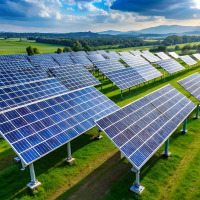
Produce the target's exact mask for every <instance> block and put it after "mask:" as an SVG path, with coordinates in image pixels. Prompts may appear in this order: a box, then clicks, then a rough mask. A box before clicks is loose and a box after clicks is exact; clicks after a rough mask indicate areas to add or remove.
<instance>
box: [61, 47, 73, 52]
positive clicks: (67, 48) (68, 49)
mask: <svg viewBox="0 0 200 200" xmlns="http://www.w3.org/2000/svg"><path fill="white" fill-rule="evenodd" d="M63 52H72V49H71V48H70V47H64V49H63Z"/></svg>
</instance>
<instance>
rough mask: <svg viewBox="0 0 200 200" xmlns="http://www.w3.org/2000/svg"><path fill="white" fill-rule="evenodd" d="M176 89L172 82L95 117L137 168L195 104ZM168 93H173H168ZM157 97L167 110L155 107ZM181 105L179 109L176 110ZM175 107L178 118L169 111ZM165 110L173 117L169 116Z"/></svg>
mask: <svg viewBox="0 0 200 200" xmlns="http://www.w3.org/2000/svg"><path fill="white" fill-rule="evenodd" d="M175 90H176V89H175V88H173V87H172V86H171V85H167V86H165V87H164V88H161V89H159V90H157V91H155V92H153V93H151V94H149V95H147V96H145V97H143V98H141V99H139V100H137V101H135V102H133V103H131V104H129V105H127V106H125V107H123V108H121V109H119V110H117V111H115V112H113V113H111V114H110V115H107V116H106V117H104V118H101V119H99V120H95V123H96V124H97V126H99V127H100V128H101V129H102V130H103V131H104V132H105V133H106V134H107V136H108V137H109V138H110V139H111V141H112V142H113V143H114V144H115V145H116V146H117V147H118V149H119V150H120V151H121V152H122V153H123V154H124V155H125V156H126V158H127V159H128V160H129V161H130V162H131V164H132V165H133V166H134V167H135V168H137V169H140V168H141V167H142V166H143V165H144V164H145V163H146V162H147V161H148V160H149V159H150V158H151V156H152V155H153V154H154V153H155V152H156V151H157V150H158V149H159V148H160V147H161V146H162V144H163V143H164V142H165V141H166V140H167V139H168V138H169V137H170V135H171V134H172V133H173V132H174V131H175V129H176V128H177V127H178V124H180V121H183V120H184V119H185V118H186V117H187V116H188V115H189V114H190V113H191V112H192V110H193V109H194V108H195V107H196V105H195V104H193V103H192V102H191V101H190V100H189V99H187V98H186V97H182V94H181V93H180V92H178V91H177V90H176V93H174V91H175ZM166 93H167V94H168V95H170V97H168V96H166ZM172 93H174V94H173V95H175V98H177V97H178V96H179V97H180V98H181V99H180V100H179V99H178V100H177V99H176V100H177V101H176V100H175V99H174V98H173V97H172ZM150 99H151V100H150ZM158 99H159V101H161V102H160V104H162V101H163V102H164V104H165V105H166V106H168V110H167V111H164V114H163V113H162V112H161V111H160V110H159V109H157V108H156V104H157V105H158V106H160V104H159V103H158V102H156V101H157V100H158ZM174 100H175V101H174ZM178 107H179V109H180V110H177V109H178ZM172 108H173V109H172ZM174 109H175V110H176V112H174V115H175V116H176V118H177V120H175V119H174V117H171V115H169V111H172V112H173V110H174ZM177 113H178V115H177ZM180 113H181V115H180ZM166 114H167V115H168V116H169V117H170V118H171V119H173V121H171V120H169V118H168V117H167V115H166ZM182 114H184V117H183V116H182ZM180 118H181V119H180ZM174 122H175V124H174Z"/></svg>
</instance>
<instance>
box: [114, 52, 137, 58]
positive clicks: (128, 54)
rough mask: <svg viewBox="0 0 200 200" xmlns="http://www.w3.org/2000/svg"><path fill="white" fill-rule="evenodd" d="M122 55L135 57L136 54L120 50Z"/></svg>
mask: <svg viewBox="0 0 200 200" xmlns="http://www.w3.org/2000/svg"><path fill="white" fill-rule="evenodd" d="M118 53H119V54H120V55H121V56H124V57H125V56H126V57H133V56H134V55H133V54H131V53H129V52H127V51H126V52H118Z"/></svg>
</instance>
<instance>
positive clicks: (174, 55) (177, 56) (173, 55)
mask: <svg viewBox="0 0 200 200" xmlns="http://www.w3.org/2000/svg"><path fill="white" fill-rule="evenodd" d="M169 55H170V56H172V57H173V58H175V59H177V58H179V55H178V54H177V53H175V52H169Z"/></svg>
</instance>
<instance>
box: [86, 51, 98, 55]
mask: <svg viewBox="0 0 200 200" xmlns="http://www.w3.org/2000/svg"><path fill="white" fill-rule="evenodd" d="M87 54H88V55H94V54H98V52H97V51H88V52H87Z"/></svg>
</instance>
